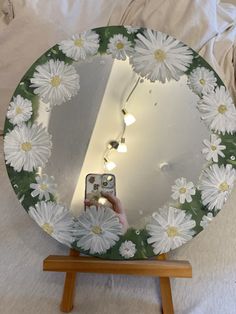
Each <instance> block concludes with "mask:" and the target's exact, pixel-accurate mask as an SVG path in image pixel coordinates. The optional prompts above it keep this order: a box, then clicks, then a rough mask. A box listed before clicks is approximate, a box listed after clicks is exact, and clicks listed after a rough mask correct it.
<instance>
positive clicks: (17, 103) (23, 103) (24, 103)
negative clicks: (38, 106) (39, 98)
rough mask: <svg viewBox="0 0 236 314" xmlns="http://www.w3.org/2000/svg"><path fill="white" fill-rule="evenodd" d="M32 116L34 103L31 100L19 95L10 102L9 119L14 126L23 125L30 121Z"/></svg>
mask: <svg viewBox="0 0 236 314" xmlns="http://www.w3.org/2000/svg"><path fill="white" fill-rule="evenodd" d="M31 115H32V103H31V101H30V100H28V99H25V98H23V97H21V96H20V95H17V96H16V97H14V98H13V101H11V102H10V104H9V107H8V110H7V118H8V119H9V120H10V122H11V123H12V124H18V125H20V124H22V123H24V122H26V121H28V120H29V119H30V117H31Z"/></svg>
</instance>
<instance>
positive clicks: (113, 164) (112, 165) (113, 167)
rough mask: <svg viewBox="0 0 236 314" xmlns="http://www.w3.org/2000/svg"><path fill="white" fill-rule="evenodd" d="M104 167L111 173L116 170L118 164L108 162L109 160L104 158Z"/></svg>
mask: <svg viewBox="0 0 236 314" xmlns="http://www.w3.org/2000/svg"><path fill="white" fill-rule="evenodd" d="M104 167H105V168H106V169H107V170H108V171H111V170H113V169H115V168H116V164H115V163H114V161H111V160H108V159H107V158H104Z"/></svg>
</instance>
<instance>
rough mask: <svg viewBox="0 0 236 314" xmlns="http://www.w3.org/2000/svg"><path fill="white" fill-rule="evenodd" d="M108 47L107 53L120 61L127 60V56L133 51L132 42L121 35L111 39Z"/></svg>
mask: <svg viewBox="0 0 236 314" xmlns="http://www.w3.org/2000/svg"><path fill="white" fill-rule="evenodd" d="M107 47H108V48H107V53H108V54H110V53H111V54H112V57H113V58H116V59H118V60H126V56H127V55H129V54H130V53H131V52H132V51H133V48H132V47H131V42H130V41H129V40H128V38H127V37H125V36H123V35H121V34H117V35H114V36H113V37H111V38H110V40H109V43H108V46H107Z"/></svg>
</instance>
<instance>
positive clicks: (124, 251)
mask: <svg viewBox="0 0 236 314" xmlns="http://www.w3.org/2000/svg"><path fill="white" fill-rule="evenodd" d="M136 251H137V250H136V246H135V244H134V243H133V242H132V241H125V242H123V243H122V244H121V246H120V248H119V253H120V255H121V256H122V257H124V258H125V259H128V258H132V257H134V255H135V253H136Z"/></svg>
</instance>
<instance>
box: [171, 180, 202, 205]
mask: <svg viewBox="0 0 236 314" xmlns="http://www.w3.org/2000/svg"><path fill="white" fill-rule="evenodd" d="M171 190H172V192H174V193H173V194H172V195H171V197H172V198H173V199H174V200H177V199H179V201H180V203H181V204H183V203H184V202H185V201H187V202H188V203H190V202H192V196H191V195H195V193H196V189H195V188H194V184H193V182H187V180H186V179H185V178H179V179H177V180H175V185H173V186H172V188H171Z"/></svg>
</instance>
